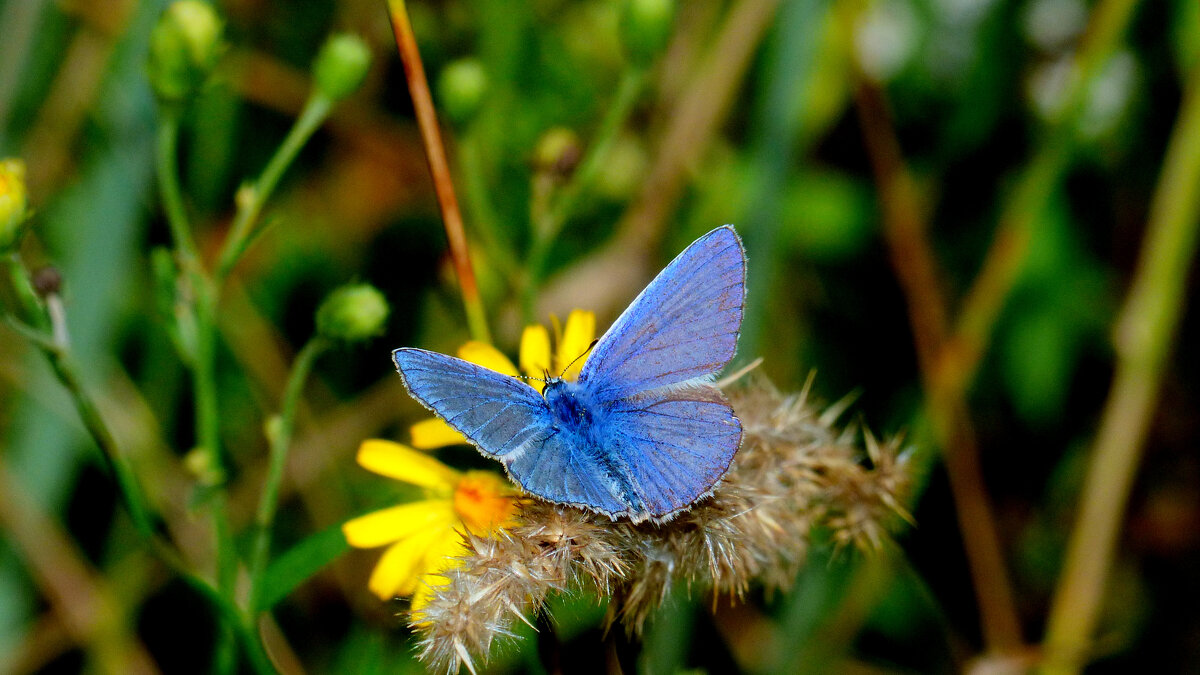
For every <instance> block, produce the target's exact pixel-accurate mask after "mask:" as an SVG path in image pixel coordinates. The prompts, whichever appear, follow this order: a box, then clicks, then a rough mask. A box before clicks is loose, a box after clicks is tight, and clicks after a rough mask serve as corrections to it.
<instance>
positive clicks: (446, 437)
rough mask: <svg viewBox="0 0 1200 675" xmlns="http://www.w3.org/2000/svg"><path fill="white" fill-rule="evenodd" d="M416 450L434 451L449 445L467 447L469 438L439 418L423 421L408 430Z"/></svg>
mask: <svg viewBox="0 0 1200 675" xmlns="http://www.w3.org/2000/svg"><path fill="white" fill-rule="evenodd" d="M408 435H409V437H410V438H411V440H412V444H413V447H414V448H420V449H421V450H432V449H434V448H444V447H446V446H447V445H466V443H467V438H466V437H465V436H463V435H462V434H460V433H458V431H456V430H455V429H454V427H452V426H450V425H449V424H446V422H445V421H444V420H442V419H441V418H439V417H431V418H429V419H427V420H421V421H420V422H417V423H416V424H414V425H412V426H411V427H409V428H408Z"/></svg>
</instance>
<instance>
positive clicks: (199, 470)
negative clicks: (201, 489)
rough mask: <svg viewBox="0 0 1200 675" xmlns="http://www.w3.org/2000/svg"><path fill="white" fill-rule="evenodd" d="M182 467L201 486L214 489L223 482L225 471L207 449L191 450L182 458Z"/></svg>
mask: <svg viewBox="0 0 1200 675" xmlns="http://www.w3.org/2000/svg"><path fill="white" fill-rule="evenodd" d="M183 466H184V468H185V469H187V472H188V473H190V474H192V477H193V478H195V479H196V480H197V481H198V482H199V483H200V484H201V485H203V486H205V487H214V486H217V485H221V484H222V483H224V482H225V470H224V469H222V468H221V463H220V462H218V461H217V459H216V457H215V456H214V455H213V453H212V450H211V449H209V448H203V447H200V448H192V449H191V450H189V451H188V453H187V454H186V455H184V456H183Z"/></svg>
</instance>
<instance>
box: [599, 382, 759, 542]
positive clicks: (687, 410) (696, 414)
mask: <svg viewBox="0 0 1200 675" xmlns="http://www.w3.org/2000/svg"><path fill="white" fill-rule="evenodd" d="M610 424H611V428H612V429H614V432H613V433H611V434H610V438H611V440H612V446H611V452H612V453H613V454H615V455H617V456H618V457H619V458H620V461H621V463H622V464H624V465H625V466H626V467H627V470H628V472H629V476H630V478H631V483H632V484H633V485H634V489H635V490H636V492H637V494H638V501H639V502H640V507H641V513H630V514H628V515H631V516H633V518H634V519H635V520H641V519H643V518H645V517H647V516H650V517H653V518H655V519H658V520H662V519H665V518H667V517H670V516H671V515H672V514H674V513H676V512H678V511H680V510H682V509H684V508H686V507H687V506H689V505H691V504H692V503H693V502H695V501H696V500H697V499H699V498H700V497H702V496H704V495H706V494H708V493H709V492H710V491H711V490H712V487H713V485H714V484H715V483H716V482H717V481H718V480H719V479H720V478H721V476H723V475H724V474H725V472H726V471H727V470H728V469H729V464H730V462H732V461H733V456H734V453H736V452H737V449H738V447H739V446H740V445H741V440H742V425H741V422H740V421H739V420H738V418H737V417H736V416H735V415H734V414H733V409H732V408H731V407H730V406H729V402H728V401H727V400H726V399H725V396H724V394H722V393H721V391H720V390H719V389H717V388H716V387H713V386H694V387H686V388H681V389H664V390H659V391H657V392H652V393H649V394H645V395H642V396H638V397H633V398H628V399H625V400H623V401H620V402H618V403H617V404H616V405H615V406H614V408H613V409H612V412H611V422H610Z"/></svg>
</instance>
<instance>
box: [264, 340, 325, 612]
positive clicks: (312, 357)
mask: <svg viewBox="0 0 1200 675" xmlns="http://www.w3.org/2000/svg"><path fill="white" fill-rule="evenodd" d="M328 347H329V342H328V341H327V340H325V339H324V338H321V337H315V338H313V339H311V340H309V341H308V344H306V345H304V348H303V349H301V350H300V353H299V354H298V355H297V356H296V362H295V363H294V364H293V365H292V372H291V374H290V375H289V376H288V381H287V386H286V388H285V389H284V394H283V403H282V405H281V407H280V412H279V419H278V425H277V426H276V427H275V428H274V429H272V430H271V431H270V432H269V433H270V436H271V439H270V440H271V456H270V460H269V462H270V463H269V464H268V466H267V476H266V479H265V480H264V482H263V491H262V497H261V498H260V499H259V502H258V513H257V515H256V517H255V520H254V524H255V533H254V545H253V549H252V551H251V554H250V599H249V602H248V603H247V605H246V614H247V618H248V620H250V621H254V619H255V617H257V615H258V613H259V612H260V611H262V610H263V609H265V608H264V607H262V589H263V583H262V582H263V578H262V577H263V573H264V572H265V571H266V568H267V559H268V554H269V553H270V549H271V526H272V524H273V523H274V522H275V513H276V511H277V510H278V508H279V486H280V484H281V483H282V482H283V471H284V468H285V467H286V466H287V456H288V448H289V446H290V445H291V442H292V432H293V431H294V429H295V422H296V407H297V404H298V403H299V402H300V394H301V393H302V392H303V391H304V382H305V381H306V380H307V379H308V374H309V373H310V372H311V371H312V367H313V363H315V362H316V360H317V357H318V356H320V355H321V354H322V353H324V352H325V350H326V349H328Z"/></svg>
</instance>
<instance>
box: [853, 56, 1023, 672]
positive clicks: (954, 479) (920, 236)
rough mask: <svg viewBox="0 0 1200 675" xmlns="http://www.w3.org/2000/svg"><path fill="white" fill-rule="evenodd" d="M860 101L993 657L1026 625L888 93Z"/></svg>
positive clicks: (875, 92) (863, 86) (866, 93)
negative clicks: (951, 374) (952, 367)
mask: <svg viewBox="0 0 1200 675" xmlns="http://www.w3.org/2000/svg"><path fill="white" fill-rule="evenodd" d="M855 103H856V108H857V110H858V115H859V121H860V123H861V125H862V130H863V137H864V140H865V142H866V147H867V152H868V154H869V155H870V160H871V166H872V169H873V170H874V173H875V181H876V183H877V185H878V186H879V201H880V205H881V208H882V211H883V226H884V227H883V231H884V237H885V239H886V240H887V243H888V250H889V252H890V254H891V259H892V265H893V267H895V269H896V276H897V277H898V278H899V280H900V285H901V288H902V289H903V291H904V295H905V298H906V299H907V304H908V314H909V322H910V323H911V324H912V330H913V338H914V342H915V344H916V351H917V362H918V364H919V366H920V370H921V379H922V384H923V386H924V389H925V396H926V401H927V408H928V412H929V417H930V421H931V423H932V426H933V431H934V434H935V436H936V438H937V441H938V444H939V445H940V446H941V448H942V455H943V458H944V461H945V463H946V473H947V477H948V479H949V481H950V490H951V494H952V496H953V499H954V504H955V511H956V513H957V516H958V524H959V529H960V530H961V532H962V536H963V545H964V547H965V548H966V553H967V562H968V565H969V566H970V569H971V578H972V580H973V582H974V588H975V596H976V600H977V602H978V603H979V613H980V622H981V624H982V629H983V634H984V640H985V642H986V644H987V648H988V651H989V652H1011V651H1012V650H1014V649H1016V648H1018V647H1019V646H1020V645H1021V642H1022V640H1021V624H1020V619H1019V617H1018V616H1017V613H1016V604H1015V602H1014V599H1013V598H1014V596H1013V591H1012V585H1011V583H1010V582H1009V578H1008V572H1007V569H1006V567H1005V564H1004V555H1003V548H1002V546H1001V544H1000V536H999V534H998V533H997V531H996V525H995V518H994V516H993V514H992V508H991V505H990V503H989V500H988V496H987V489H986V485H985V483H984V480H983V469H982V467H981V465H980V462H979V448H978V442H977V440H976V435H975V430H974V427H973V426H972V424H971V420H970V414H969V411H968V409H967V404H966V400H965V397H964V395H963V392H962V390H961V389H959V388H957V387H956V386H954V383H953V382H952V381H950V380H948V379H947V377H946V372H947V369H946V365H947V363H948V362H949V359H948V358H947V357H948V351H947V350H948V347H949V344H948V343H947V342H946V325H947V320H946V313H947V312H946V301H945V299H944V295H943V293H942V287H941V281H940V278H939V277H940V275H939V272H938V269H939V266H938V263H937V260H936V258H935V257H934V255H933V250H932V247H931V246H930V244H929V240H928V226H927V224H926V221H925V217H924V214H923V213H922V211H923V209H922V206H921V204H920V199H919V196H918V193H917V188H916V185H915V182H914V180H913V177H912V175H911V174H910V172H909V171H908V168H907V166H906V165H905V163H904V159H903V157H902V155H901V153H900V144H899V141H898V140H897V139H896V136H895V131H894V129H893V126H892V122H891V115H890V113H889V111H888V106H887V102H886V100H885V99H884V94H883V92H882V91H881V90H880V89H879V88H878V87H877V86H876V85H874V84H873V83H871V82H869V81H868V80H867V79H866V78H862V77H860V78H859V83H858V85H857V87H856V90H855Z"/></svg>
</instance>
